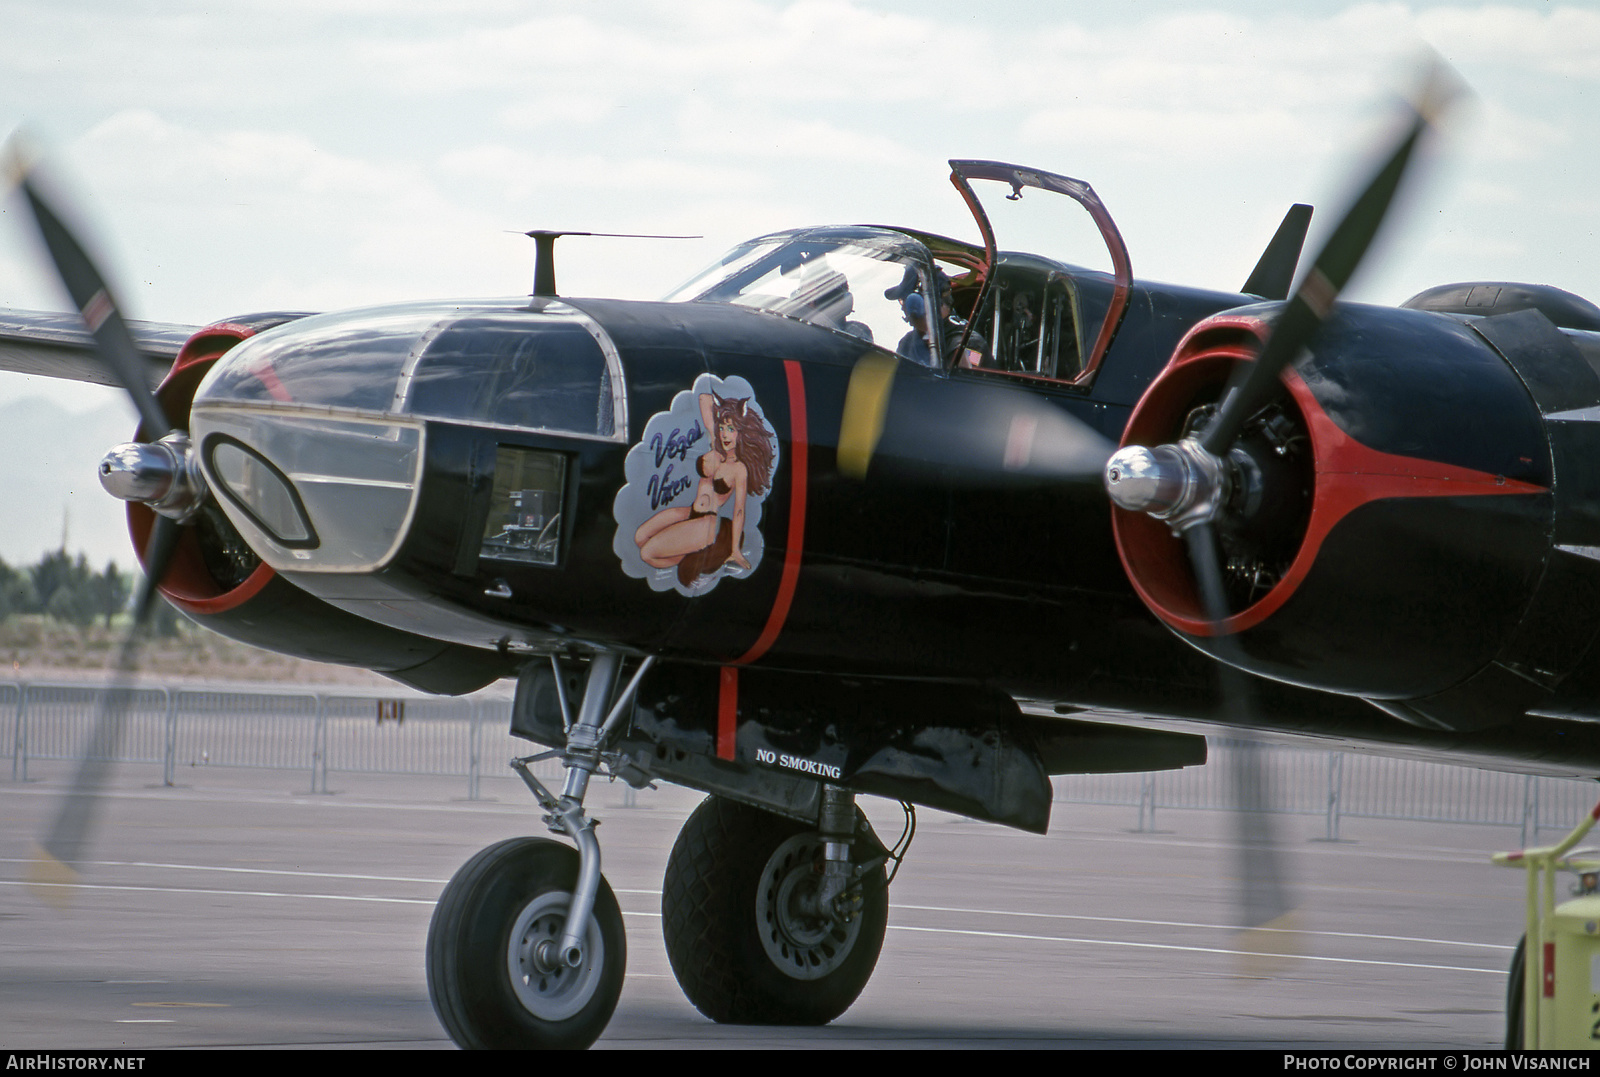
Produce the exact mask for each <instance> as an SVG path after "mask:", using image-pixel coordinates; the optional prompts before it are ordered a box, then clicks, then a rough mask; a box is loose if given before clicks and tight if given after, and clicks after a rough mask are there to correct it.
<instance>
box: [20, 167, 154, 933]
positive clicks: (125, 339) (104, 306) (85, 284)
mask: <svg viewBox="0 0 1600 1077" xmlns="http://www.w3.org/2000/svg"><path fill="white" fill-rule="evenodd" d="M6 165H7V170H8V172H9V173H10V176H11V179H12V181H13V183H14V184H15V185H16V187H17V188H18V189H19V190H20V191H21V192H22V195H23V198H24V199H25V200H26V202H27V204H28V209H29V211H30V213H31V215H32V217H33V221H34V224H35V225H36V226H37V227H38V230H39V237H40V239H41V240H43V242H44V245H45V249H46V250H47V251H48V252H49V254H50V260H51V262H52V263H53V264H54V266H55V270H56V274H57V275H58V276H59V277H60V279H61V283H62V285H63V286H64V287H65V288H66V290H67V294H68V295H69V296H71V298H72V302H73V304H74V305H75V306H76V307H77V308H78V312H79V314H80V315H82V317H83V320H84V324H85V325H86V326H87V327H88V329H89V332H90V333H91V334H92V335H93V336H94V340H95V345H96V350H97V351H98V353H99V356H100V359H101V361H102V362H104V363H105V365H106V367H107V368H109V369H110V371H111V372H112V373H113V374H114V376H115V377H116V380H117V381H118V382H120V383H121V384H122V387H123V388H124V389H126V390H127V392H128V395H129V396H130V397H131V398H132V399H133V403H134V407H135V408H136V409H137V410H138V412H139V418H140V422H141V429H142V431H143V433H144V434H145V436H146V437H147V438H148V439H149V440H151V441H155V440H156V439H158V438H161V437H164V436H166V435H168V434H171V433H173V432H174V431H175V428H174V426H173V424H172V422H171V420H169V419H168V417H167V414H166V411H165V410H164V409H163V408H162V406H161V403H160V401H159V400H157V399H156V395H155V394H154V393H153V392H151V391H150V387H149V385H148V384H147V383H146V381H145V367H146V363H145V360H144V359H143V357H142V356H141V355H140V353H139V349H138V347H137V346H136V345H135V344H134V341H133V336H132V334H131V333H130V332H129V331H128V326H127V323H126V321H125V320H124V319H123V316H122V312H121V310H120V308H119V307H118V305H117V302H116V300H115V298H113V296H112V291H111V286H110V285H109V284H108V283H107V282H106V279H105V277H104V276H103V275H102V274H101V272H100V270H99V269H98V268H97V267H96V266H95V264H94V261H93V259H91V258H90V257H89V255H88V253H87V251H85V249H84V247H83V244H82V243H80V242H79V241H78V238H77V237H76V236H74V235H73V234H72V231H71V229H69V228H68V227H67V226H66V224H65V223H64V222H63V221H62V218H61V215H60V214H59V213H57V212H56V210H55V208H54V207H53V206H52V205H51V203H50V199H49V198H48V197H47V195H46V194H45V193H44V191H43V184H42V182H41V180H40V178H39V175H38V172H37V170H36V169H35V167H34V164H33V160H32V157H31V155H30V154H29V153H28V152H27V150H26V148H25V147H24V146H23V144H22V141H21V139H20V138H16V137H14V138H13V139H12V140H11V142H10V143H9V144H8V145H7V147H6ZM181 526H182V525H180V524H179V523H178V522H177V521H176V520H174V519H172V518H170V517H168V516H165V515H162V514H161V513H159V512H158V513H156V515H155V522H154V526H153V527H152V529H151V532H150V538H149V542H148V543H147V545H146V547H145V551H144V556H145V579H144V582H143V584H142V585H141V586H140V588H139V593H138V596H137V598H136V599H135V602H134V605H133V616H132V618H131V620H130V623H129V625H128V630H127V632H126V633H125V634H124V635H123V638H122V642H121V644H120V646H119V647H118V649H117V654H116V658H115V660H114V663H113V665H112V670H111V679H110V682H109V683H108V685H107V687H106V692H105V695H104V697H103V700H102V703H101V707H100V713H99V714H98V715H97V716H96V719H95V723H94V727H93V729H92V731H91V733H90V736H89V740H88V743H87V744H86V745H85V746H84V754H83V759H82V761H81V762H80V763H79V765H78V770H77V773H76V774H75V775H74V776H73V780H72V785H71V787H70V788H69V789H68V791H67V794H66V796H65V797H64V798H63V799H62V802H61V806H60V808H59V809H58V810H57V812H56V815H55V818H54V819H53V820H52V822H51V824H50V827H49V829H48V830H47V831H46V833H45V835H44V837H43V838H42V839H41V840H40V842H39V847H38V850H37V855H36V856H35V860H34V864H33V866H32V869H31V870H30V872H29V877H30V881H31V882H33V883H34V884H35V889H36V892H37V893H39V895H40V896H41V897H42V898H44V899H45V900H47V901H53V902H58V903H60V902H64V901H65V900H66V899H67V897H68V896H69V895H70V893H71V890H70V884H71V883H73V882H75V881H76V879H77V874H78V873H77V869H76V868H74V867H73V865H74V864H76V863H81V862H82V861H83V860H84V858H85V856H86V854H87V850H88V846H89V841H90V838H91V837H92V834H93V831H94V826H95V823H96V821H97V819H98V816H99V811H100V804H101V801H102V793H103V791H104V789H105V786H106V783H107V781H108V780H109V778H110V775H111V768H112V764H113V761H114V760H115V759H116V757H117V749H118V746H119V745H120V744H121V742H122V732H123V726H124V725H125V724H126V718H127V714H128V710H129V708H130V707H131V706H132V703H133V689H134V684H135V682H136V681H137V680H138V675H139V666H140V660H141V657H142V654H143V649H144V643H145V638H146V635H147V633H146V628H147V625H148V623H149V620H150V613H151V611H152V610H153V609H154V606H155V599H156V589H157V586H158V585H159V583H160V581H161V580H162V578H163V577H164V576H165V575H166V573H167V569H168V568H169V567H170V565H171V563H172V557H173V554H174V552H175V551H176V549H177V545H178V538H179V535H180V534H181V531H180V528H181ZM63 884H67V887H68V888H63Z"/></svg>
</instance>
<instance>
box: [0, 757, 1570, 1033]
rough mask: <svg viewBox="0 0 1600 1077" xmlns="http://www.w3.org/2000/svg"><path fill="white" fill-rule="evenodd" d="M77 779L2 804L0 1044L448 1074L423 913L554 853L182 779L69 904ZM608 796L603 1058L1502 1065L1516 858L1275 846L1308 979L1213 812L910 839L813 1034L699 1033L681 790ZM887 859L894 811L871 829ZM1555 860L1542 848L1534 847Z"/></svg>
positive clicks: (446, 825) (152, 803)
mask: <svg viewBox="0 0 1600 1077" xmlns="http://www.w3.org/2000/svg"><path fill="white" fill-rule="evenodd" d="M64 779H65V771H64V770H61V771H50V770H48V769H46V770H43V772H42V777H41V780H37V781H31V782H29V783H26V784H21V783H16V782H6V781H0V1049H41V1048H69V1049H86V1048H110V1049H127V1050H138V1049H152V1048H187V1047H197V1048H220V1047H280V1048H313V1047H314V1048H339V1047H347V1048H374V1047H378V1048H398V1049H416V1048H441V1049H448V1048H450V1047H451V1046H452V1045H451V1044H450V1042H449V1040H448V1039H447V1038H446V1037H445V1034H444V1032H443V1030H442V1029H441V1028H440V1026H439V1023H438V1021H437V1019H436V1018H435V1017H434V1015H433V1011H432V1008H431V1006H430V1005H429V1002H428V994H427V987H426V983H425V980H424V976H423V945H424V939H425V937H426V933H427V928H428V919H429V917H430V916H431V914H432V911H433V904H434V901H435V900H436V899H437V897H438V895H439V892H440V890H441V889H442V887H443V886H444V884H445V882H446V881H447V880H448V879H449V877H450V876H451V875H452V874H453V873H454V872H455V870H456V869H457V868H458V867H459V866H460V865H461V864H462V863H463V862H465V861H466V859H467V858H468V857H469V856H471V855H472V853H474V852H475V851H476V850H477V849H479V848H481V847H483V846H485V845H488V844H490V843H492V842H495V841H498V840H500V839H502V838H506V837H512V836H516V835H519V834H539V833H542V832H543V830H542V827H541V826H540V824H539V822H538V818H537V813H536V812H535V810H534V807H533V803H532V798H531V797H530V796H529V795H528V794H527V793H526V792H525V791H523V790H522V787H521V786H520V784H516V783H514V782H512V781H511V780H509V779H507V780H504V781H501V780H495V781H492V782H486V783H485V786H486V795H488V796H491V797H493V798H495V799H493V800H487V801H479V802H467V801H461V800H453V799H451V798H452V797H453V796H455V795H458V793H459V783H458V782H443V781H434V780H431V779H402V778H391V777H386V778H366V777H344V776H335V778H334V780H333V783H332V785H333V788H334V789H335V792H333V793H331V794H329V795H317V796H313V795H310V794H307V793H305V792H304V790H305V789H306V788H308V784H307V778H306V777H305V776H303V775H300V774H291V773H287V772H283V773H271V772H224V771H218V770H207V769H205V768H192V769H190V770H188V771H186V772H184V773H183V774H182V775H181V776H180V784H179V785H178V786H177V787H176V788H164V787H161V786H160V785H159V784H148V783H149V782H151V781H153V780H154V777H152V776H147V775H141V774H140V773H139V772H137V771H136V770H133V769H131V768H130V769H128V770H125V771H124V772H123V773H122V774H121V775H120V776H119V784H118V787H117V790H116V792H115V794H114V795H113V796H112V798H111V800H110V803H109V813H108V815H109V817H108V818H107V820H106V822H105V825H104V826H103V828H102V830H101V833H100V838H99V840H98V842H97V848H98V852H97V854H96V855H97V860H98V861H99V862H97V863H95V864H93V865H92V866H91V867H90V870H89V872H88V874H87V875H86V877H85V880H84V882H85V885H83V886H80V887H79V888H77V890H76V893H75V896H74V899H73V902H72V904H71V905H70V906H69V907H68V908H66V909H57V908H54V907H51V906H50V905H47V904H44V903H41V902H40V901H38V900H37V899H36V898H35V897H34V896H33V892H32V891H30V890H29V889H28V888H27V887H25V886H24V885H23V884H22V881H21V880H22V879H23V878H24V875H25V870H26V860H27V858H28V856H29V846H30V842H31V841H32V840H33V838H34V836H35V835H36V834H37V833H38V832H39V830H40V828H41V825H42V820H44V819H46V818H48V816H49V814H50V812H51V810H52V809H53V807H54V805H55V802H56V797H57V796H58V794H59V792H60V790H61V787H62V783H63V781H64ZM622 792H623V791H622V788H621V787H620V786H604V785H602V786H599V787H598V788H596V789H595V790H594V792H593V793H592V795H591V798H590V804H591V807H592V808H594V809H596V813H597V814H598V815H599V816H600V818H601V819H603V821H604V825H603V826H602V827H601V829H600V832H599V833H600V840H601V844H602V848H603V850H604V855H605V871H606V875H607V877H608V878H609V879H610V881H611V884H612V886H613V887H614V888H615V890H616V892H617V897H618V900H619V901H620V903H621V906H622V909H623V911H624V918H625V921H626V924H627V928H628V933H629V935H628V946H629V951H628V979H627V984H626V987H625V988H624V990H623V994H622V1000H621V1002H620V1004H619V1005H618V1008H617V1012H616V1016H615V1018H614V1019H613V1020H612V1023H611V1026H610V1028H609V1029H608V1031H607V1033H606V1035H605V1036H604V1037H603V1038H602V1039H601V1040H600V1042H599V1044H598V1045H597V1046H598V1047H600V1048H630V1047H631V1048H670V1047H700V1048H704V1047H718V1046H726V1047H776V1046H786V1047H799V1046H825V1047H861V1048H871V1047H880V1048H881V1047H952V1048H961V1047H972V1048H979V1047H983V1048H992V1047H1007V1046H1018V1047H1062V1048H1071V1047H1090V1048H1106V1047H1114V1048H1206V1047H1229V1048H1239V1047H1242V1048H1275V1049H1282V1048H1289V1047H1296V1048H1331V1049H1350V1048H1362V1047H1388V1048H1418V1049H1434V1048H1455V1049H1463V1048H1467V1049H1470V1048H1487V1047H1495V1046H1497V1045H1498V1044H1499V1042H1500V1037H1501V1035H1502V1029H1503V1021H1504V1015H1503V1007H1504V996H1505V987H1506V976H1505V968H1506V966H1507V964H1508V963H1509V961H1510V957H1511V947H1512V945H1513V944H1514V943H1515V942H1516V938H1517V935H1518V934H1519V932H1520V924H1521V917H1522V885H1523V880H1522V876H1521V874H1520V873H1519V872H1514V871H1509V870H1506V869H1503V868H1495V867H1493V866H1491V865H1490V864H1489V863H1488V862H1487V856H1488V854H1489V852H1491V851H1492V850H1494V849H1497V848H1511V847H1514V846H1515V844H1516V843H1517V841H1518V835H1517V834H1516V832H1515V831H1511V830H1494V829H1488V828H1476V827H1468V826H1453V825H1440V824H1401V823H1385V822H1370V821H1358V820H1346V821H1345V824H1344V830H1345V833H1346V835H1347V837H1349V838H1352V839H1354V840H1352V841H1346V842H1341V843H1337V844H1329V843H1322V842H1314V841H1309V840H1307V839H1308V838H1310V837H1311V836H1313V835H1315V833H1316V832H1317V830H1318V828H1319V827H1320V820H1315V819H1298V820H1297V819H1287V820H1285V823H1286V824H1287V825H1286V827H1285V828H1284V829H1285V830H1286V831H1287V833H1285V834H1284V835H1282V836H1283V842H1282V844H1283V845H1284V847H1285V848H1286V849H1287V850H1288V851H1289V855H1290V856H1291V857H1292V864H1293V866H1294V869H1295V875H1296V877H1297V879H1298V880H1299V881H1298V883H1297V893H1298V897H1299V903H1300V906H1301V907H1300V910H1299V912H1298V914H1297V921H1296V927H1297V929H1298V930H1294V931H1290V932H1285V933H1282V934H1280V935H1278V936H1275V938H1277V939H1278V940H1280V941H1282V942H1284V943H1286V944H1288V948H1289V949H1291V950H1293V951H1295V952H1296V953H1298V954H1299V955H1300V956H1298V957H1294V958H1291V959H1264V958H1261V957H1259V956H1250V955H1248V954H1246V953H1244V952H1243V951H1242V950H1241V943H1240V939H1239V938H1238V936H1237V934H1236V933H1235V932H1234V931H1233V930H1232V929H1231V924H1232V922H1233V919H1234V912H1233V908H1234V904H1235V901H1234V888H1233V881H1232V880H1233V865H1232V842H1231V839H1230V836H1229V824H1228V819H1227V817H1226V816H1225V815H1222V814H1220V813H1208V812H1177V811H1171V812H1163V813H1162V815H1161V817H1160V820H1159V822H1160V825H1161V826H1162V827H1163V828H1164V831H1165V832H1161V833H1145V834H1138V833H1132V832H1130V829H1129V828H1131V827H1132V825H1133V824H1134V822H1135V816H1134V812H1133V810H1132V809H1130V808H1081V807H1073V806H1068V805H1057V808H1056V816H1055V819H1054V821H1053V823H1052V828H1051V833H1050V834H1049V835H1047V836H1044V837H1039V836H1035V835H1029V834H1021V833H1016V832H1013V831H1009V830H1006V829H1005V828H1002V827H997V826H992V825H987V824H980V823H975V822H971V821H967V820H962V819H959V818H957V817H954V816H949V815H944V814H942V813H937V812H932V811H924V812H922V813H921V815H920V826H919V829H918V834H917V839H916V843H915V844H914V845H913V847H912V850H911V855H910V857H909V859H908V861H907V864H906V867H905V868H904V869H903V870H902V871H901V873H900V876H899V878H898V879H897V880H896V882H895V884H894V886H893V888H892V889H891V892H890V901H891V903H892V909H891V913H890V924H889V931H888V936H887V939H886V940H885V944H884V951H883V956H882V958H881V960H880V961H879V964H878V969H877V972H876V974H875V975H874V977H873V979H872V982H871V983H870V984H869V985H868V986H867V989H866V991H865V993H864V994H863V995H862V997H861V999H860V1000H859V1001H858V1002H857V1004H856V1005H855V1006H854V1007H853V1008H852V1009H851V1010H850V1011H849V1012H848V1013H846V1014H845V1015H844V1016H843V1017H842V1018H840V1019H839V1020H838V1021H835V1022H834V1023H833V1024H832V1025H829V1026H827V1027H825V1028H812V1029H792V1028H756V1027H730V1026H720V1025H715V1024H713V1023H711V1022H709V1021H707V1020H706V1019H704V1018H703V1017H701V1016H700V1015H699V1013H697V1012H696V1011H695V1010H694V1008H693V1007H692V1006H691V1005H690V1004H689V1003H688V1002H687V1001H686V1000H685V999H684V997H683V995H682V993H681V992H680V991H679V989H678V987H677V984H676V982H675V981H674V980H673V978H672V973H671V970H670V968H669V967H668V964H667V958H666V953H665V950H664V949H663V947H662V943H661V936H660V887H661V874H662V869H663V867H664V865H665V862H666V858H667V854H668V851H669V850H670V848H671V846H672V842H673V839H674V838H675V836H676V834H677V830H678V827H679V825H680V824H681V822H682V820H683V818H684V817H685V816H686V815H687V814H688V812H689V811H691V810H692V809H693V807H694V805H695V804H696V803H698V801H699V797H698V795H697V794H692V793H689V792H687V791H684V790H678V789H671V788H664V789H662V790H660V791H658V792H650V791H646V792H643V793H640V794H639V796H638V806H637V807H633V808H623V807H621V805H622V800H623V797H622ZM864 803H865V805H866V807H867V809H868V812H869V815H871V817H872V818H873V821H874V823H875V824H876V825H877V827H878V830H879V832H880V834H881V835H882V836H883V837H884V838H885V840H889V841H892V840H893V838H894V837H895V836H896V835H898V834H899V833H900V810H899V808H898V807H897V806H896V805H894V804H886V803H883V802H878V801H865V802H864ZM1547 837H1548V836H1547Z"/></svg>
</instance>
